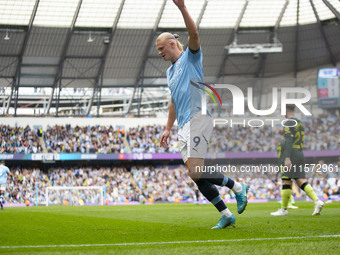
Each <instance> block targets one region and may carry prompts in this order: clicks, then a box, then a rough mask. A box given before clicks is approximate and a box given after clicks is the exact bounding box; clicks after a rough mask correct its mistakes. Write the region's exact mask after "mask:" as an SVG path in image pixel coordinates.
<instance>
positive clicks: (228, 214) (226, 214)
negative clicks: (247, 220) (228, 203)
mask: <svg viewBox="0 0 340 255" xmlns="http://www.w3.org/2000/svg"><path fill="white" fill-rule="evenodd" d="M220 213H221V216H223V215H225V216H227V217H230V216H231V215H233V214H232V213H231V211H229V209H228V208H226V209H224V210H223V211H221V212H220Z"/></svg>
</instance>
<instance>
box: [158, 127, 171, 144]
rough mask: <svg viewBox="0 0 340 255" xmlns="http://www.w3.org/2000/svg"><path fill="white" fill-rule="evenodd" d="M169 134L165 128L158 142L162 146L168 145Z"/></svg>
mask: <svg viewBox="0 0 340 255" xmlns="http://www.w3.org/2000/svg"><path fill="white" fill-rule="evenodd" d="M169 136H170V132H169V131H168V130H165V131H164V132H163V135H162V137H161V140H160V144H161V146H162V147H164V148H168V146H169V141H168V139H169Z"/></svg>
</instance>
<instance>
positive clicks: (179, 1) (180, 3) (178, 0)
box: [172, 0, 185, 9]
mask: <svg viewBox="0 0 340 255" xmlns="http://www.w3.org/2000/svg"><path fill="white" fill-rule="evenodd" d="M172 1H173V2H174V4H175V5H176V6H177V7H178V8H179V9H180V8H181V7H184V5H185V4H184V0H172Z"/></svg>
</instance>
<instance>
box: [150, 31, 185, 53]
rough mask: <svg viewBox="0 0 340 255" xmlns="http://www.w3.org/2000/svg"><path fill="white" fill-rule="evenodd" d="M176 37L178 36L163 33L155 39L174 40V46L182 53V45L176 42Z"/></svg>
mask: <svg viewBox="0 0 340 255" xmlns="http://www.w3.org/2000/svg"><path fill="white" fill-rule="evenodd" d="M178 37H179V35H178V34H171V33H169V32H164V33H161V34H160V35H159V36H158V37H157V40H156V42H157V41H159V40H175V41H176V45H177V48H178V49H179V50H180V51H183V45H182V44H181V43H180V41H179V40H178Z"/></svg>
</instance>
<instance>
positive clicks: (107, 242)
mask: <svg viewBox="0 0 340 255" xmlns="http://www.w3.org/2000/svg"><path fill="white" fill-rule="evenodd" d="M296 204H297V205H298V206H299V209H297V210H290V211H289V215H288V216H287V217H273V216H270V212H272V211H275V210H277V209H278V207H279V204H278V203H276V202H271V203H263V204H255V203H254V204H252V203H249V204H248V207H247V209H246V211H245V212H244V213H243V214H241V215H238V214H237V210H236V205H235V204H229V205H228V207H229V208H230V210H231V211H232V212H234V215H235V216H236V228H231V227H228V228H226V229H223V230H211V229H210V228H211V227H212V226H214V225H215V224H216V223H217V221H218V219H219V213H218V212H217V211H216V210H215V208H214V207H213V206H212V205H211V204H208V205H194V204H153V205H126V206H87V207H85V206H84V207H81V206H78V207H72V206H58V207H57V206H54V207H42V206H41V207H22V208H5V209H4V210H3V211H0V253H3V254H162V255H164V254H289V253H291V254H304V255H306V254H340V202H333V203H331V204H326V206H325V208H324V209H323V211H322V214H321V215H320V216H311V214H312V212H313V205H314V204H313V203H312V202H297V203H296Z"/></svg>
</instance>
